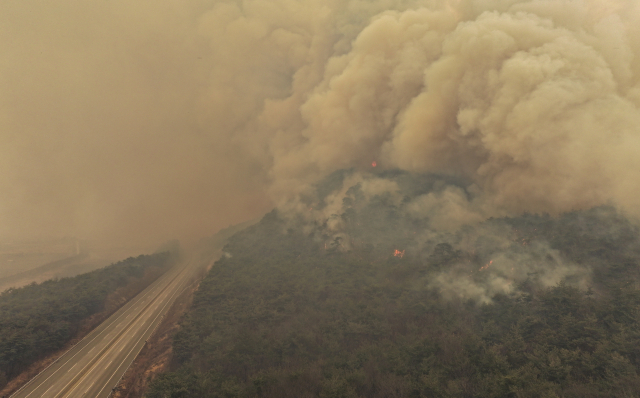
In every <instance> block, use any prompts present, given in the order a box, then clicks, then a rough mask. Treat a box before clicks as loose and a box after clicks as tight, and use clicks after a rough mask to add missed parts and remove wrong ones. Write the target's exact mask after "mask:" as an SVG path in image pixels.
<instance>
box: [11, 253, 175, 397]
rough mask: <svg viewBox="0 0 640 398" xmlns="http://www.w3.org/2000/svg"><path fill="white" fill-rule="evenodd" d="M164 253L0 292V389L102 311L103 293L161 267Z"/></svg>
mask: <svg viewBox="0 0 640 398" xmlns="http://www.w3.org/2000/svg"><path fill="white" fill-rule="evenodd" d="M172 259H173V255H172V254H171V253H169V252H163V253H157V254H153V255H142V256H138V257H136V258H133V257H131V258H128V259H126V260H123V261H120V262H118V263H115V264H111V265H110V266H108V267H105V268H102V269H99V270H95V271H92V272H89V273H86V274H82V275H78V276H75V277H71V278H63V279H57V280H48V281H46V282H43V283H40V284H36V283H32V284H30V285H28V286H24V287H21V288H17V289H9V290H7V291H4V292H3V293H1V294H0V388H1V387H2V386H3V385H4V384H5V383H6V381H7V380H10V379H11V378H12V377H14V376H16V375H17V374H18V373H20V372H21V371H22V370H24V369H25V368H26V367H27V366H28V365H30V364H31V363H33V362H34V361H36V360H38V359H40V358H42V357H44V356H46V355H47V354H49V353H52V352H54V351H56V350H58V349H60V348H62V347H63V346H64V345H65V343H67V342H68V341H69V340H70V339H71V338H73V337H74V336H75V334H76V333H77V332H78V328H79V326H80V323H81V321H82V320H84V319H86V318H87V317H89V316H91V315H93V314H95V313H97V312H99V311H101V310H102V309H103V308H104V304H105V300H106V298H107V295H109V294H110V293H112V292H114V291H115V290H116V289H118V288H120V287H123V286H126V285H127V284H129V283H131V282H132V281H134V280H138V279H140V278H141V277H142V276H143V275H144V274H145V272H146V270H147V269H152V267H153V268H160V269H163V268H166V267H168V266H169V265H170V264H171V262H172Z"/></svg>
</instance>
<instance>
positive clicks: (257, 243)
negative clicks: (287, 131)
mask: <svg viewBox="0 0 640 398" xmlns="http://www.w3.org/2000/svg"><path fill="white" fill-rule="evenodd" d="M378 214H384V213H381V212H378ZM350 217H351V218H350V220H357V221H358V222H365V218H360V219H358V218H357V214H354V213H353V212H351V214H350ZM379 220H380V217H378V219H376V222H378V221H379ZM354 225H357V224H354ZM359 227H361V228H365V229H366V226H359ZM482 228H483V229H482V231H487V230H491V231H497V230H500V231H504V238H505V239H504V240H500V244H499V245H497V246H499V247H501V249H500V250H502V252H507V253H516V254H517V253H520V252H521V251H523V250H529V249H528V248H529V247H531V246H536V244H537V246H536V247H545V248H547V249H545V250H548V253H550V254H547V255H546V257H549V258H546V257H545V256H542V257H540V258H539V259H538V258H537V257H535V256H534V257H527V258H528V259H529V260H527V261H534V262H535V261H538V260H539V261H540V262H542V263H544V262H545V261H546V262H548V263H549V264H551V265H553V266H555V267H556V268H554V269H555V270H556V272H560V270H562V269H563V268H562V267H561V266H560V265H557V264H556V263H558V264H561V265H562V264H564V262H566V263H567V264H569V263H570V264H572V266H573V267H574V268H575V267H579V268H580V269H581V270H583V271H584V273H588V275H590V278H588V279H584V278H583V277H580V278H577V279H575V280H572V279H571V278H570V277H567V278H561V281H560V282H558V283H554V284H549V283H546V282H545V280H543V279H544V278H548V277H549V273H546V274H542V275H543V276H544V278H542V277H541V276H540V275H541V274H540V273H539V272H538V271H532V272H530V273H529V274H528V275H524V276H522V275H520V277H519V278H514V279H513V280H512V281H508V280H506V279H504V281H506V283H513V284H514V286H513V288H512V289H511V290H505V291H504V292H502V293H496V294H495V295H493V296H492V297H491V301H490V302H483V301H479V300H477V299H473V298H465V297H462V296H461V297H457V298H456V297H451V296H448V295H445V294H444V292H445V291H444V290H443V289H441V288H440V287H439V286H438V285H437V284H435V283H434V281H436V280H437V278H436V276H438V275H442V273H443V272H446V270H447V269H453V268H456V267H457V268H456V270H457V271H456V272H458V274H454V276H455V275H463V272H464V273H465V275H466V273H471V272H472V271H475V272H476V273H477V274H480V276H478V278H485V279H486V278H489V277H488V276H487V275H491V274H490V272H491V269H492V268H486V270H485V271H482V272H478V269H479V268H481V267H482V268H484V266H483V264H485V261H486V260H487V259H488V257H487V256H488V255H494V254H496V253H495V250H494V249H491V250H487V252H486V253H484V254H479V253H478V249H479V248H481V247H483V246H487V247H490V246H491V244H490V243H487V244H486V245H480V243H481V242H483V239H485V240H486V239H489V238H491V239H494V237H487V236H482V234H480V233H477V231H476V232H474V231H471V232H468V235H473V236H476V241H474V242H473V244H469V245H468V247H469V249H468V250H465V249H464V246H460V245H456V244H454V243H452V241H453V240H455V239H457V241H459V242H464V241H465V239H463V238H464V237H463V238H460V237H457V238H456V237H454V238H455V239H454V238H451V239H449V240H446V241H443V242H441V243H439V244H435V245H431V246H430V249H429V251H428V252H427V253H425V250H427V249H426V248H420V249H416V250H413V251H411V250H407V251H406V253H404V254H403V255H402V256H397V255H394V254H397V253H392V252H388V253H387V254H386V255H381V254H379V253H380V252H381V250H382V249H380V247H379V246H375V247H373V248H372V247H371V246H370V245H368V244H366V242H364V243H362V244H359V245H353V248H352V249H350V250H344V251H343V250H339V245H340V244H341V243H340V240H339V239H336V241H335V245H334V246H333V247H331V245H329V247H327V246H326V242H324V241H322V240H319V239H317V234H316V235H314V234H310V233H309V232H308V229H306V230H305V229H303V228H300V229H297V228H296V227H292V226H291V224H290V223H287V222H285V221H284V220H282V219H281V218H280V217H279V216H278V214H277V213H276V212H272V213H270V214H268V215H267V216H266V217H265V218H264V219H263V220H262V221H261V222H260V223H259V224H257V225H254V226H252V227H249V228H247V229H246V230H244V231H242V232H240V233H238V234H236V235H235V236H233V237H232V238H231V239H230V241H229V243H228V244H227V246H226V247H225V249H224V250H225V252H226V253H228V255H227V256H225V257H223V258H222V259H220V260H219V261H218V262H217V263H216V264H215V265H214V266H213V268H212V269H211V271H210V272H209V273H208V275H207V276H206V277H205V279H204V280H203V281H202V283H201V285H200V288H199V290H198V291H197V292H196V294H195V297H194V301H193V304H192V307H191V309H190V311H189V312H188V313H187V314H186V315H185V318H184V320H183V322H182V325H181V330H180V331H179V332H178V334H177V335H176V336H175V338H174V357H173V364H172V372H169V373H166V374H163V375H161V376H159V377H158V378H157V379H156V380H155V381H154V382H153V383H152V385H151V387H150V389H149V391H148V393H147V394H146V397H148V398H160V397H172V398H178V397H203V398H206V397H216V398H217V397H227V398H228V397H247V398H248V397H274V398H275V397H278V398H284V397H292V398H293V397H296V398H300V397H323V398H347V397H372V398H373V397H380V398H382V397H469V398H471V397H487V398H489V397H518V398H520V397H522V398H524V397H532V398H533V397H567V398H568V397H576V398H577V397H580V398H584V397H587V398H589V397H594V398H595V397H603V398H604V397H611V398H613V397H638V396H640V377H639V375H638V372H639V371H640V318H639V316H640V294H639V291H638V282H640V276H639V269H638V264H639V262H640V243H639V242H640V241H639V238H640V233H639V231H638V229H637V228H636V227H635V226H633V225H632V224H631V223H629V222H628V221H627V220H626V219H625V218H624V217H622V216H620V215H619V214H617V213H616V212H615V210H613V209H611V208H599V209H594V210H591V211H584V212H573V213H570V214H565V215H564V216H562V217H559V218H552V217H548V216H537V215H524V216H522V217H516V218H505V219H499V220H498V219H493V220H489V221H487V222H486V223H485V224H484V225H483V226H482ZM367 233H368V232H367ZM394 234H397V233H396V232H394ZM378 239H379V238H378ZM407 239H408V238H407ZM494 240H495V239H494ZM479 242H480V243H479ZM504 242H507V244H506V246H505V243H504ZM536 242H537V243H536ZM497 246H496V247H497ZM385 250H386V249H385ZM552 256H555V257H554V258H553V259H550V257H552ZM523 258H524V257H523ZM532 259H533V260H532ZM486 264H489V263H488V262H487V263H486ZM551 265H550V266H551ZM465 267H466V268H465ZM537 269H538V270H539V269H540V268H537ZM571 275H575V273H574V274H571ZM580 275H582V274H580ZM474 278H475V277H474ZM485 279H483V280H481V281H480V282H478V283H477V284H475V285H474V284H471V285H470V286H463V285H462V283H463V281H471V282H474V281H476V280H475V279H464V278H462V277H460V278H458V279H455V278H454V282H456V281H458V282H459V283H460V286H459V289H460V290H463V289H474V288H478V286H485V285H487V284H490V283H492V282H491V281H492V280H491V279H488V280H485ZM496 280H498V279H496ZM585 280H586V282H585ZM481 282H482V283H484V284H481ZM464 283H467V282H464ZM585 283H586V285H585Z"/></svg>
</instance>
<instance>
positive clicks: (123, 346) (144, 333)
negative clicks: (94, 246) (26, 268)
mask: <svg viewBox="0 0 640 398" xmlns="http://www.w3.org/2000/svg"><path fill="white" fill-rule="evenodd" d="M196 270H197V267H193V266H190V264H189V263H188V262H187V263H186V264H182V265H176V266H174V267H172V268H171V269H169V270H168V271H167V272H165V274H163V275H162V276H161V277H160V278H158V279H157V280H156V281H155V282H154V283H152V284H151V285H150V286H149V287H147V288H146V289H145V290H143V291H142V292H141V293H140V294H138V295H137V296H136V297H134V298H133V299H132V300H131V301H129V302H128V303H127V304H126V305H124V306H123V307H122V308H120V309H119V310H118V311H117V312H115V313H114V314H113V315H111V316H110V317H109V318H108V319H107V320H106V321H104V322H103V323H102V324H101V325H100V326H98V327H97V328H96V329H94V330H93V331H92V332H91V333H89V334H88V335H87V336H86V337H85V338H84V339H82V340H81V341H80V342H78V344H76V345H75V346H73V348H71V349H70V350H69V351H67V352H66V353H65V354H64V355H62V356H61V357H60V358H58V360H57V361H56V362H54V363H53V364H52V365H51V366H49V367H48V368H47V369H45V370H44V371H43V372H42V373H40V374H39V375H38V376H36V377H34V378H33V379H32V380H31V381H30V382H29V383H27V384H26V385H25V386H24V387H22V389H20V390H18V391H17V392H16V393H14V394H13V395H11V398H71V397H88V398H102V397H105V398H106V397H108V396H109V395H110V394H111V389H112V388H113V387H115V386H116V384H117V383H118V381H119V380H120V378H121V377H122V375H123V374H124V372H125V371H126V370H127V368H128V367H129V365H130V364H131V363H132V362H133V360H134V359H135V357H136V356H137V355H138V353H139V352H140V350H141V349H142V347H143V346H144V344H145V342H146V339H148V338H149V336H150V335H151V333H153V330H154V329H155V327H156V326H157V325H158V323H160V320H161V319H162V316H163V315H164V314H165V313H166V312H167V311H168V309H169V307H170V306H171V303H172V302H173V301H174V299H175V298H176V297H177V296H178V295H179V294H180V292H182V290H183V289H184V288H185V287H186V286H187V285H188V283H189V282H190V281H191V280H192V278H191V277H192V276H193V275H194V274H195V271H196Z"/></svg>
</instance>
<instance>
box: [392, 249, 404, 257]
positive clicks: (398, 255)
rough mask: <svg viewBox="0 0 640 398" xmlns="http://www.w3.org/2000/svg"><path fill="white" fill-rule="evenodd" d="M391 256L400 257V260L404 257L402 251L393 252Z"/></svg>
mask: <svg viewBox="0 0 640 398" xmlns="http://www.w3.org/2000/svg"><path fill="white" fill-rule="evenodd" d="M393 256H394V257H400V258H402V257H404V250H403V251H400V250H398V249H396V251H395V252H393Z"/></svg>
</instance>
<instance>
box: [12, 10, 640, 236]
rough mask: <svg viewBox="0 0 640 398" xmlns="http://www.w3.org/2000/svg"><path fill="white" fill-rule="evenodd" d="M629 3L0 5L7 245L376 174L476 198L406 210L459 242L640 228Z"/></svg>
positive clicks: (293, 194)
mask: <svg viewBox="0 0 640 398" xmlns="http://www.w3.org/2000/svg"><path fill="white" fill-rule="evenodd" d="M639 7H640V6H639V5H638V3H637V2H635V1H631V0H627V1H624V0H621V1H610V0H607V1H604V0H582V1H578V0H575V1H574V0H560V1H541V0H533V1H522V0H459V1H438V0H434V1H428V0H422V1H420V0H415V1H410V0H406V1H402V0H396V1H394V0H378V1H356V0H350V1H343V0H340V1H338V0H328V1H327V0H323V1H319V0H305V1H293V0H277V1H273V0H253V1H204V0H188V1H166V2H157V1H140V2H134V3H132V2H127V1H123V0H110V1H108V2H100V3H91V4H88V3H87V4H81V3H78V2H75V1H72V0H61V1H57V2H55V3H51V2H44V1H37V0H25V1H20V2H17V1H5V2H2V4H0V40H1V41H2V43H4V45H3V48H2V50H0V60H1V61H0V165H1V170H2V172H1V173H0V217H1V220H2V222H1V223H0V225H1V227H0V228H1V229H0V237H9V236H23V237H27V236H33V235H52V234H53V235H56V234H58V235H61V234H73V235H77V236H81V237H91V238H110V239H136V240H139V241H147V242H151V241H158V240H160V239H166V238H169V237H175V236H178V237H190V236H191V237H193V236H200V235H204V234H209V233H210V232H211V231H212V230H214V229H216V228H219V227H222V226H225V225H227V224H229V223H230V222H235V221H240V220H242V219H248V218H251V217H254V216H256V215H258V214H259V213H261V212H264V211H265V210H267V209H268V208H270V207H271V206H272V205H273V204H276V205H279V206H281V207H287V206H289V207H291V206H293V207H294V208H296V209H298V210H302V209H304V208H305V206H306V202H305V200H304V198H305V197H306V196H308V195H309V194H310V192H311V191H312V190H313V188H312V187H313V186H314V185H313V184H314V183H315V182H316V181H318V180H319V179H320V178H322V177H324V176H326V175H327V174H329V173H331V172H333V171H335V170H339V169H345V168H356V169H358V170H366V169H368V168H371V164H372V162H373V161H375V162H376V163H377V167H378V168H381V169H401V170H405V171H410V172H417V173H439V174H443V175H448V176H453V177H455V178H456V179H458V180H460V181H464V186H465V190H467V191H468V192H472V193H473V195H472V196H473V198H472V200H471V198H470V197H469V196H468V195H462V194H461V193H460V192H461V191H459V189H458V190H457V188H455V186H452V187H451V188H450V189H447V190H443V191H439V192H440V193H439V194H438V195H440V196H437V195H435V196H434V195H432V196H425V197H424V198H422V199H421V202H416V203H415V204H414V210H415V211H416V212H418V213H420V212H422V211H424V209H425V208H429V209H435V208H446V209H449V210H451V209H456V211H455V212H453V211H450V213H451V214H454V213H455V215H456V217H457V218H455V220H456V221H455V223H457V224H459V225H462V224H465V223H468V222H473V221H480V220H482V219H486V218H487V217H490V216H504V215H508V214H516V213H520V212H522V211H530V212H549V213H551V214H558V213H560V212H564V211H570V210H574V209H584V208H589V207H592V206H597V205H601V204H607V203H613V204H615V205H617V206H619V207H621V208H622V209H623V210H624V211H626V212H628V213H630V214H633V215H639V214H640V208H639V207H638V204H637V203H638V201H637V197H638V194H639V193H640V189H639V188H640V187H639V184H640V182H639V181H638V179H637V177H636V176H637V171H638V170H640V156H639V155H640V142H638V141H639V140H640V134H638V129H639V127H638V126H640V111H639V107H640V58H639V56H640V9H639ZM372 184H374V185H375V183H374V182H372ZM384 184H385V183H384V182H380V183H379V184H378V185H379V186H373V185H372V187H370V188H371V189H386V188H385V187H384ZM305 210H306V209H305ZM316 216H317V217H318V218H322V217H325V216H326V214H324V213H323V214H316ZM311 217H313V216H311ZM446 224H447V222H446V221H445V220H443V226H444V227H446ZM123 231H125V232H123Z"/></svg>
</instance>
